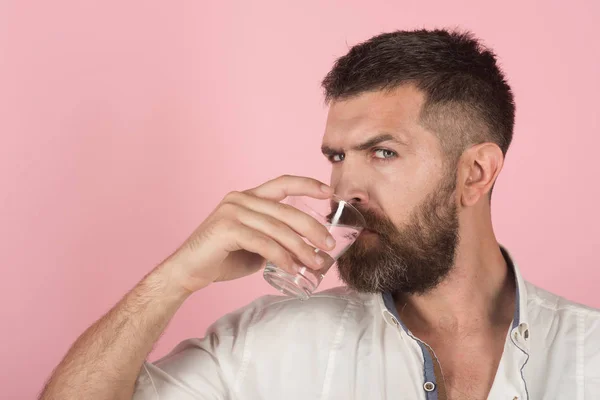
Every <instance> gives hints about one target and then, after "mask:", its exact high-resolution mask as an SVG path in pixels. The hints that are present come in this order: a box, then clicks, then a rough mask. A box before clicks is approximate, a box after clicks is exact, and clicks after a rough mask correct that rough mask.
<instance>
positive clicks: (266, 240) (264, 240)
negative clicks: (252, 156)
mask: <svg viewBox="0 0 600 400" xmlns="http://www.w3.org/2000/svg"><path fill="white" fill-rule="evenodd" d="M332 194H333V189H331V188H330V187H329V186H327V185H324V184H323V183H322V182H319V181H317V180H315V179H311V178H305V177H298V176H288V175H285V176H281V177H279V178H276V179H274V180H271V181H269V182H267V183H264V184H263V185H261V186H258V187H256V188H254V189H250V190H246V191H244V192H231V193H229V194H228V195H227V196H225V198H224V199H223V201H221V203H220V204H219V205H218V207H217V208H216V209H215V210H214V211H213V212H212V213H211V214H210V215H209V216H208V218H207V219H206V220H205V221H204V222H203V223H202V224H201V225H200V226H199V227H198V228H197V229H196V230H195V231H194V233H193V234H192V235H191V236H190V237H189V238H188V239H187V240H186V241H185V243H184V244H183V245H182V246H181V247H180V248H179V249H178V250H177V251H176V252H175V253H174V254H173V255H172V256H171V257H169V259H168V260H167V261H166V263H168V264H170V265H171V266H172V267H173V268H175V269H176V274H175V276H176V277H177V280H178V281H179V282H180V284H181V286H182V287H184V288H185V289H187V290H189V291H190V292H194V291H196V290H198V289H201V288H203V287H205V286H207V285H209V284H210V283H212V282H216V281H226V280H231V279H237V278H241V277H243V276H246V275H249V274H252V273H254V272H256V271H258V270H259V269H261V268H262V267H263V266H264V265H265V263H266V260H269V261H272V262H273V263H274V264H275V265H277V266H278V267H280V268H282V269H284V270H287V271H289V272H292V273H295V271H294V258H296V259H297V260H298V261H299V262H300V263H302V264H303V265H304V266H306V267H308V268H312V269H315V270H318V269H320V268H321V267H322V266H323V265H322V262H323V260H322V259H321V260H319V258H320V257H319V256H318V255H317V253H316V252H315V247H316V248H319V249H322V250H331V249H333V248H334V247H335V241H334V239H333V237H331V235H330V234H329V232H328V231H327V229H326V228H325V227H324V226H323V225H322V224H321V223H319V222H318V221H317V220H315V219H314V218H313V217H311V216H309V215H308V214H306V213H304V212H302V211H300V210H298V209H296V208H294V207H292V206H289V205H286V204H282V203H280V201H281V200H283V199H284V198H286V197H287V196H310V197H314V198H317V199H327V198H330V197H331V195H332ZM301 236H303V237H305V238H306V239H307V240H308V241H309V242H310V243H312V244H313V245H314V246H315V247H312V246H310V245H309V244H307V243H306V242H305V241H304V240H303V239H302V237H301Z"/></svg>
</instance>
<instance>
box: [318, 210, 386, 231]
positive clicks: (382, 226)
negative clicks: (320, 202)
mask: <svg viewBox="0 0 600 400" xmlns="http://www.w3.org/2000/svg"><path fill="white" fill-rule="evenodd" d="M332 206H333V204H332ZM352 206H353V207H354V208H355V209H356V210H358V212H359V213H360V214H361V215H362V218H363V219H364V229H365V230H369V231H372V232H375V233H377V234H380V235H389V234H391V233H392V232H395V231H396V227H395V225H394V224H393V223H392V221H391V220H390V219H389V218H388V217H387V216H386V215H381V214H379V213H377V212H375V211H373V210H371V209H367V208H364V207H362V206H361V205H359V204H353V205H352ZM333 208H334V207H332V209H333ZM335 215H336V212H335V210H333V211H332V212H331V213H330V214H329V215H327V220H328V221H329V222H330V223H336V224H341V225H351V226H356V225H363V221H361V220H360V217H359V216H357V215H356V214H355V213H351V212H350V213H342V214H341V215H339V216H337V217H336V216H335ZM334 219H335V220H334Z"/></svg>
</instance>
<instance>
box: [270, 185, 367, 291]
mask: <svg viewBox="0 0 600 400" xmlns="http://www.w3.org/2000/svg"><path fill="white" fill-rule="evenodd" d="M283 203H285V204H288V205H291V206H293V207H295V208H297V209H299V210H300V211H303V212H305V213H306V214H308V215H310V216H311V217H313V218H314V219H316V220H317V221H319V222H320V223H321V224H323V225H324V226H325V227H326V228H327V230H328V231H329V233H330V234H331V236H333V238H334V239H335V241H336V245H335V248H334V249H333V250H329V251H324V250H320V249H316V248H315V253H319V254H320V255H321V256H322V258H324V259H325V262H324V263H323V267H322V268H320V269H319V270H314V269H311V268H307V267H306V266H304V265H302V263H301V262H300V261H299V260H298V259H297V258H294V266H295V269H296V270H297V271H298V272H297V273H295V274H291V273H289V272H286V271H284V270H282V269H281V268H279V267H277V266H276V265H275V264H273V263H272V262H271V261H267V265H266V267H265V269H264V274H263V275H264V278H265V280H266V281H267V282H269V283H270V284H271V286H273V287H275V289H277V290H279V291H280V292H282V293H283V294H286V295H288V296H293V297H298V298H300V299H302V300H306V299H308V298H309V297H310V295H311V294H312V293H313V292H314V291H315V289H316V288H317V287H318V286H319V284H320V283H321V281H322V280H323V277H324V276H325V274H326V273H327V271H329V269H330V268H331V266H332V265H333V264H334V263H335V262H336V261H337V259H338V258H339V257H340V256H341V255H342V254H344V252H346V250H348V248H349V247H350V246H351V245H352V243H354V241H355V240H356V238H357V237H358V235H359V234H360V232H361V231H362V230H363V228H364V227H365V219H364V217H363V216H362V215H361V213H360V212H359V211H358V210H357V209H356V208H354V207H353V206H352V205H351V204H350V203H348V202H346V201H345V200H342V199H341V198H339V197H337V196H335V195H334V196H333V197H332V198H329V199H325V200H322V199H315V198H312V197H308V196H289V197H287V198H286V199H285V200H284V201H283ZM303 239H304V241H305V242H306V243H307V244H309V245H311V244H310V243H309V242H308V240H307V239H306V238H304V237H303ZM311 246H312V245H311Z"/></svg>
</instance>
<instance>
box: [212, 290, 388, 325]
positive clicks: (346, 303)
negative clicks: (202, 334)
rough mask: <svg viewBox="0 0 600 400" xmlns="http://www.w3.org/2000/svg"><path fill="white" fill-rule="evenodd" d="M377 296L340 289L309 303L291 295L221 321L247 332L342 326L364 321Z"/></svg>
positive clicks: (264, 299) (265, 300)
mask: <svg viewBox="0 0 600 400" xmlns="http://www.w3.org/2000/svg"><path fill="white" fill-rule="evenodd" d="M376 305H377V299H376V295H374V294H365V293H358V292H355V291H353V290H351V289H349V288H347V287H336V288H333V289H329V290H325V291H322V292H319V293H316V294H314V295H312V296H311V297H310V298H309V299H308V300H299V299H296V298H292V297H287V296H272V295H270V296H263V297H260V298H258V299H256V300H254V301H253V302H252V303H250V304H248V305H247V306H245V307H242V308H240V309H238V310H237V311H235V312H233V313H231V314H228V315H227V316H225V317H223V318H221V320H220V321H221V322H222V323H226V324H227V325H229V326H232V327H233V326H238V327H239V326H240V325H242V326H243V328H247V329H250V328H252V329H266V330H269V329H275V328H276V329H277V330H282V329H286V327H296V328H298V327H299V326H304V327H306V326H310V327H314V326H319V327H320V328H323V327H326V326H330V325H332V324H338V323H339V322H340V319H343V318H345V319H347V318H352V319H357V318H358V319H360V318H363V317H365V316H367V315H370V314H371V313H372V310H373V307H376Z"/></svg>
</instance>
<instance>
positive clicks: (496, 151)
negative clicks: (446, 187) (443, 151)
mask: <svg viewBox="0 0 600 400" xmlns="http://www.w3.org/2000/svg"><path fill="white" fill-rule="evenodd" d="M459 165H460V167H459V171H458V179H459V181H458V184H459V186H460V188H461V192H460V202H461V205H463V206H464V207H471V206H473V205H475V204H477V202H478V201H479V200H480V199H481V198H483V197H484V196H486V195H487V194H488V193H489V192H490V190H491V189H492V187H493V186H494V182H496V178H498V174H500V171H501V170H502V166H503V165H504V155H503V154H502V150H501V149H500V147H499V146H498V145H497V144H495V143H481V144H477V145H475V146H472V147H470V148H469V149H467V150H466V151H465V152H464V153H463V155H462V156H461V161H460V164H459Z"/></svg>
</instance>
